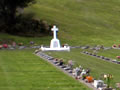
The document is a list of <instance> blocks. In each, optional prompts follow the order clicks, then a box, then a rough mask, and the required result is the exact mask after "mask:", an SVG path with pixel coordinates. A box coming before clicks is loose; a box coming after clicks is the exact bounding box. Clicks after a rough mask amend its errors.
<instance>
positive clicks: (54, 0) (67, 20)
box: [25, 0, 120, 46]
mask: <svg viewBox="0 0 120 90" xmlns="http://www.w3.org/2000/svg"><path fill="white" fill-rule="evenodd" d="M36 1H37V3H36V4H34V5H32V6H30V7H29V8H27V9H25V13H35V18H40V19H43V20H46V21H48V22H49V23H52V24H57V25H58V27H59V29H60V30H59V38H60V39H61V40H62V42H63V43H68V44H70V45H80V44H81V45H86V44H87V45H95V44H96V45H97V44H103V45H105V46H111V45H113V44H119V43H120V40H119V38H120V36H119V34H120V32H119V29H120V28H119V26H120V23H119V22H120V19H119V18H120V0H36Z"/></svg>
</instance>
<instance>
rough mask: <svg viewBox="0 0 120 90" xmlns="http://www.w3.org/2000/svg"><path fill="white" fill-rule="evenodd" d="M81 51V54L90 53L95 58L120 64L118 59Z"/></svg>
mask: <svg viewBox="0 0 120 90" xmlns="http://www.w3.org/2000/svg"><path fill="white" fill-rule="evenodd" d="M82 53H83V54H86V55H90V56H93V57H96V58H99V59H101V60H105V61H109V62H112V63H115V64H120V61H117V60H113V59H111V58H108V57H104V56H99V55H97V54H92V53H90V52H87V51H83V52H82Z"/></svg>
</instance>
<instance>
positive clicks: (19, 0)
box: [0, 0, 50, 36]
mask: <svg viewBox="0 0 120 90" xmlns="http://www.w3.org/2000/svg"><path fill="white" fill-rule="evenodd" d="M34 2H35V0H0V21H1V22H0V32H7V33H10V34H15V35H22V36H41V35H40V33H42V34H46V33H47V34H48V35H49V34H50V30H49V29H50V28H49V25H48V24H47V22H46V21H40V20H35V19H32V16H33V15H32V14H31V15H32V16H31V15H30V16H29V15H26V16H24V17H23V16H22V13H23V10H24V7H26V6H28V5H30V4H33V3H34Z"/></svg>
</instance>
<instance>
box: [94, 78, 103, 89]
mask: <svg viewBox="0 0 120 90" xmlns="http://www.w3.org/2000/svg"><path fill="white" fill-rule="evenodd" d="M103 86H104V82H103V81H102V80H94V87H96V88H99V87H103Z"/></svg>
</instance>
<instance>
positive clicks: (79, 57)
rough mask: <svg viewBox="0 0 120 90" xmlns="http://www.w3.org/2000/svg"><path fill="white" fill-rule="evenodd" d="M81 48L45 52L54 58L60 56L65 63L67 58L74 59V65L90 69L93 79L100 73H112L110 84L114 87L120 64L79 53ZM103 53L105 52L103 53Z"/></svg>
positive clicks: (119, 76)
mask: <svg viewBox="0 0 120 90" xmlns="http://www.w3.org/2000/svg"><path fill="white" fill-rule="evenodd" d="M81 51H83V50H81V49H72V50H71V51H70V52H47V53H48V54H49V55H52V56H55V57H56V58H60V59H61V58H62V59H63V60H64V61H65V63H66V64H67V61H68V60H73V61H74V64H75V65H74V67H76V66H79V65H81V66H83V68H85V69H87V68H90V69H91V75H92V76H93V77H94V78H95V79H100V78H101V74H112V75H113V77H114V78H113V80H112V86H113V87H115V84H116V83H117V82H120V71H119V70H120V65H117V64H114V63H110V62H107V61H103V60H101V59H97V58H96V57H92V56H89V55H85V54H82V53H81ZM104 55H105V54H104Z"/></svg>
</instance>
